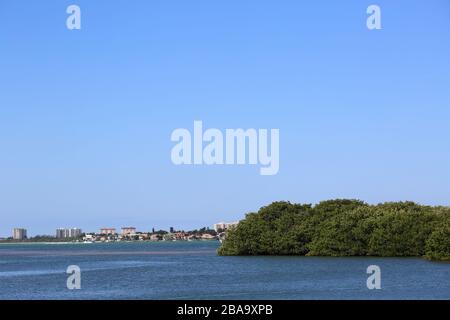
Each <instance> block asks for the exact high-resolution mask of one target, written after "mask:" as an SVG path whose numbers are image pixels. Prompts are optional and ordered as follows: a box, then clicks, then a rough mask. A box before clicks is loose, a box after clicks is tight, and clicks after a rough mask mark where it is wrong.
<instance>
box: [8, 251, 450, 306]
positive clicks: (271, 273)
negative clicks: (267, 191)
mask: <svg viewBox="0 0 450 320" xmlns="http://www.w3.org/2000/svg"><path fill="white" fill-rule="evenodd" d="M218 246H219V244H218V243H216V242H158V243H105V244H0V299H450V264H449V263H436V262H429V261H426V260H423V259H416V258H309V257H219V256H217V255H216V250H217V248H218ZM69 265H78V266H79V267H80V268H81V287H82V288H81V290H74V291H72V290H68V289H67V286H66V281H67V277H68V275H67V274H66V269H67V267H68V266H69ZM370 265H378V266H380V267H381V270H382V290H378V291H371V290H368V289H367V285H366V281H367V277H368V275H367V274H366V270H367V267H368V266H370Z"/></svg>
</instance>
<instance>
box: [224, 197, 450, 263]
mask: <svg viewBox="0 0 450 320" xmlns="http://www.w3.org/2000/svg"><path fill="white" fill-rule="evenodd" d="M219 254H221V255H305V256H380V257H394V256H395V257H398V256H402V257H419V256H423V257H426V258H428V259H433V260H450V208H448V207H431V206H423V205H419V204H416V203H414V202H388V203H382V204H378V205H369V204H367V203H365V202H363V201H360V200H348V199H337V200H328V201H323V202H320V203H319V204H317V205H315V206H312V205H311V204H292V203H290V202H274V203H272V204H271V205H269V206H266V207H263V208H261V209H260V210H259V211H258V212H257V213H249V214H247V215H246V218H245V219H244V220H243V221H241V222H240V223H239V224H238V226H237V227H236V228H233V229H231V230H229V231H227V234H226V239H225V240H224V242H223V244H222V246H221V247H220V248H219Z"/></svg>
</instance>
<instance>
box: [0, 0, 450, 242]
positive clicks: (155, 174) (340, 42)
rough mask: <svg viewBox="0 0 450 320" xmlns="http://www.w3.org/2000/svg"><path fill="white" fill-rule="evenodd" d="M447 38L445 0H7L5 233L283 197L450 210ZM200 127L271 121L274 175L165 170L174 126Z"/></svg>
mask: <svg viewBox="0 0 450 320" xmlns="http://www.w3.org/2000/svg"><path fill="white" fill-rule="evenodd" d="M70 4H77V5H78V6H80V8H81V11H82V19H83V20H82V28H81V30H68V29H67V28H66V18H67V14H66V8H67V6H68V5H70ZM371 4H377V5H379V6H380V7H381V10H382V30H371V31H370V30H368V29H367V27H366V18H367V14H366V9H367V7H368V6H369V5H371ZM449 35H450V3H449V1H447V0H436V1H425V0H418V1H414V2H411V1H406V0H398V1H387V0H383V1H362V0H353V1H345V2H336V1H331V0H330V1H324V0H319V1H310V2H307V3H300V1H294V0H287V1H283V2H282V3H280V2H277V1H256V0H249V1H245V2H243V1H238V0H230V1H206V0H199V1H195V2H186V1H181V0H174V1H133V2H132V3H130V2H128V1H114V2H110V1H87V0H82V1H77V0H76V1H37V2H25V1H21V0H18V1H11V0H6V1H2V2H1V3H0V70H1V72H0V217H1V219H0V236H3V237H4V236H9V235H10V234H11V232H12V229H13V228H15V227H24V228H27V229H28V230H29V235H30V236H32V235H36V234H49V232H51V231H52V230H56V228H58V227H61V226H63V227H64V226H67V227H72V226H73V227H79V228H81V229H83V230H88V231H90V230H97V229H99V228H101V227H108V226H112V227H121V226H125V225H133V226H136V227H138V228H139V229H141V228H142V229H148V230H151V228H153V227H155V228H156V229H161V228H166V229H167V228H169V227H171V226H173V227H174V228H180V229H195V228H198V227H202V226H209V227H211V226H212V225H213V224H214V223H217V222H219V221H236V220H240V219H242V218H244V216H245V214H246V213H247V212H251V211H256V210H258V209H259V208H260V207H261V206H264V205H267V204H269V203H271V202H273V201H279V200H288V201H291V202H298V203H317V202H319V201H321V200H327V199H333V198H357V199H361V200H364V201H367V202H369V203H378V202H385V201H404V200H410V201H416V202H419V203H421V204H429V205H450V199H449V197H448V194H449V189H450V182H449V181H450V148H449V142H448V140H449V137H450V104H449V103H450V90H449V88H450V59H449V57H450V41H449ZM196 120H199V121H203V124H204V126H205V127H206V128H218V129H220V130H225V129H228V128H243V129H246V128H267V129H272V128H277V129H279V130H280V162H279V171H278V174H276V175H273V176H261V175H260V174H259V168H258V167H255V166H249V165H246V166H175V165H174V164H173V163H172V161H171V153H170V152H171V149H172V147H173V145H174V144H173V142H171V140H170V137H171V133H172V132H173V130H175V129H176V128H191V127H192V125H193V123H194V121H196ZM105 224H106V225H105Z"/></svg>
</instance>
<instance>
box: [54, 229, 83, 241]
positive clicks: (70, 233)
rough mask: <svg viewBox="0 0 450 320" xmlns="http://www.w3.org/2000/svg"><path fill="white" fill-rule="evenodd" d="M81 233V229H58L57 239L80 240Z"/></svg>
mask: <svg viewBox="0 0 450 320" xmlns="http://www.w3.org/2000/svg"><path fill="white" fill-rule="evenodd" d="M81 233H82V232H81V229H79V228H58V229H56V238H58V239H66V238H78V237H79V236H81Z"/></svg>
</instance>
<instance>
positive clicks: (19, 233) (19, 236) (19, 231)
mask: <svg viewBox="0 0 450 320" xmlns="http://www.w3.org/2000/svg"><path fill="white" fill-rule="evenodd" d="M26 238H27V229H23V228H14V230H13V239H14V240H24V239H26Z"/></svg>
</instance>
